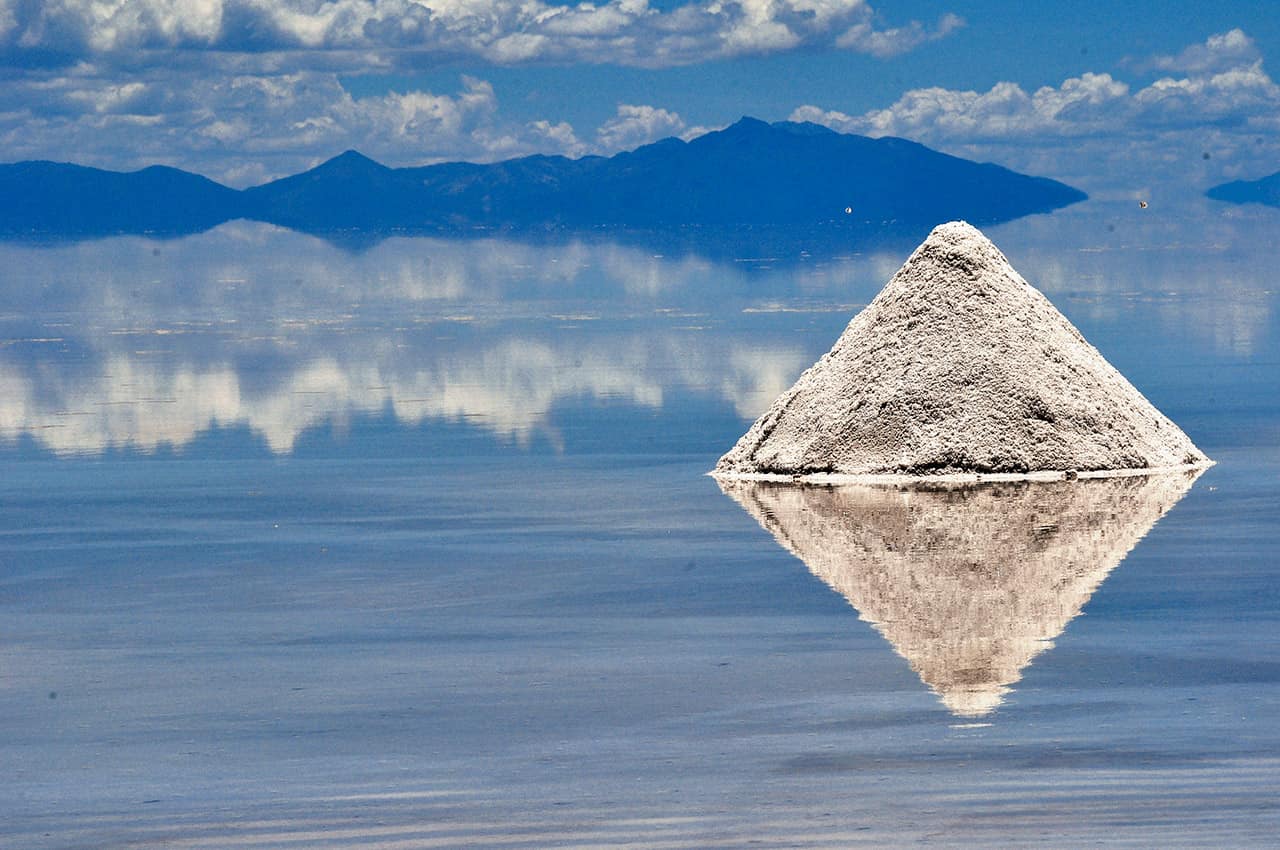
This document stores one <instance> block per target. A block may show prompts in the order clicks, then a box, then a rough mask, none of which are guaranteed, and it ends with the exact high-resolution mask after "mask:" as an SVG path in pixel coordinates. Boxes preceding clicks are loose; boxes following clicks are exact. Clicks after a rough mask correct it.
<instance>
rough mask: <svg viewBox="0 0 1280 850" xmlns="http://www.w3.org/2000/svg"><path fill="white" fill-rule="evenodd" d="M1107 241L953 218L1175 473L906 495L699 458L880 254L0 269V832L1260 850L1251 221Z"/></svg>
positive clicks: (370, 256) (1212, 219) (186, 262)
mask: <svg viewBox="0 0 1280 850" xmlns="http://www.w3.org/2000/svg"><path fill="white" fill-rule="evenodd" d="M1139 212H1141V213H1142V214H1141V215H1140V214H1139ZM1148 213H1153V211H1152V210H1145V211H1139V210H1137V209H1131V208H1130V207H1129V205H1127V204H1125V205H1110V204H1106V203H1101V202H1090V203H1086V204H1082V205H1078V206H1076V207H1073V208H1071V209H1069V210H1064V211H1061V212H1059V213H1056V214H1054V215H1052V216H1040V217H1034V218H1030V219H1026V220H1023V221H1020V222H1015V223H1012V224H1008V225H1004V226H1001V227H998V228H992V229H991V230H989V231H988V235H990V236H991V237H992V238H993V239H994V240H995V241H996V243H997V244H998V245H999V246H1000V247H1001V248H1002V249H1003V250H1004V251H1005V253H1006V254H1007V255H1008V256H1009V258H1010V260H1011V261H1012V262H1013V264H1014V266H1015V267H1016V268H1018V269H1019V270H1020V271H1021V272H1022V273H1023V275H1024V276H1025V277H1027V278H1028V279H1029V280H1030V281H1031V282H1032V283H1034V284H1036V285H1037V286H1039V287H1040V288H1041V289H1042V290H1043V291H1044V292H1045V293H1046V294H1047V295H1048V296H1049V297H1050V299H1051V300H1052V301H1053V302H1054V303H1055V304H1056V305H1057V306H1058V307H1059V308H1060V309H1061V310H1063V312H1064V313H1066V314H1067V316H1068V317H1069V318H1070V319H1071V320H1072V321H1073V322H1075V323H1076V324H1077V326H1078V327H1080V329H1081V330H1082V331H1083V332H1084V334H1085V336H1086V337H1087V338H1089V339H1090V341H1092V342H1093V343H1094V344H1095V345H1097V346H1098V347H1099V348H1100V349H1101V350H1102V352H1103V353H1104V354H1105V355H1106V356H1107V357H1108V358H1109V359H1110V360H1111V361H1112V363H1113V364H1115V365H1116V366H1117V368H1119V369H1120V370H1121V371H1122V372H1124V373H1125V374H1126V375H1127V376H1129V378H1130V379H1131V380H1132V381H1133V382H1134V383H1135V384H1136V385H1137V386H1138V387H1139V388H1140V389H1141V390H1143V392H1144V393H1146V394H1147V396H1148V397H1149V398H1151V400H1152V401H1153V402H1154V403H1155V404H1156V405H1157V406H1158V407H1160V408H1161V409H1162V410H1163V411H1164V412H1166V413H1167V414H1168V415H1169V416H1170V417H1171V418H1172V419H1174V421H1176V422H1178V423H1179V424H1180V425H1181V426H1182V427H1183V428H1184V430H1186V431H1187V432H1188V433H1189V434H1190V436H1191V437H1192V439H1193V440H1195V441H1196V442H1197V443H1198V444H1199V445H1200V447H1201V448H1203V449H1204V450H1205V451H1206V452H1207V453H1208V454H1209V455H1210V456H1211V457H1213V458H1214V459H1215V460H1217V461H1218V464H1217V465H1216V466H1214V467H1213V468H1211V469H1209V470H1208V471H1206V472H1204V473H1203V474H1202V475H1200V476H1198V478H1197V477H1196V476H1173V477H1169V476H1164V477H1157V478H1137V479H1120V480H1112V481H1097V482H1076V483H1073V484H1067V483H1059V484H1052V485H1026V484H1022V485H1001V486H986V487H970V488H933V489H924V490H920V489H916V490H910V489H898V488H840V489H827V488H795V487H781V486H777V485H746V484H739V485H726V486H725V487H724V488H723V492H722V489H721V487H719V486H718V485H717V484H716V482H715V481H713V480H712V479H710V478H708V477H707V476H705V475H704V473H705V471H706V470H708V469H709V468H710V467H711V466H712V465H713V463H714V461H715V459H716V457H717V456H718V455H719V454H720V453H721V452H723V451H724V450H725V449H727V448H728V447H729V446H730V445H731V444H732V443H733V441H734V440H735V439H736V438H737V437H738V435H739V434H740V433H741V432H742V431H743V430H744V429H745V428H746V426H747V425H748V424H749V422H750V421H751V420H752V419H753V418H754V417H755V416H756V415H758V414H759V413H760V412H761V411H762V410H763V409H764V407H765V406H767V405H768V403H769V402H770V401H771V400H772V398H773V397H774V396H775V395H776V394H777V393H778V392H780V391H781V390H783V389H784V388H785V387H786V386H788V385H789V384H790V382H791V381H792V380H794V378H795V377H796V375H798V373H799V372H800V371H801V370H802V369H803V368H804V367H805V366H807V365H808V364H809V363H810V362H812V361H813V360H814V359H815V358H816V357H817V356H818V355H820V354H821V353H822V352H823V351H825V350H826V349H827V347H828V346H829V345H830V344H831V342H832V341H833V340H834V339H835V337H836V336H837V335H838V333H839V332H840V330H841V329H842V328H843V326H844V325H845V323H846V322H847V321H848V319H849V317H850V316H851V315H852V314H853V313H854V312H855V311H856V310H857V309H858V308H859V306H860V305H862V304H865V303H866V302H867V301H868V300H870V298H872V297H873V296H874V295H875V293H876V292H877V291H878V290H879V288H880V287H881V286H882V285H883V284H884V282H885V281H886V280H887V279H888V277H889V276H890V275H891V274H892V273H893V272H894V271H895V270H896V268H897V267H898V265H900V264H901V262H902V261H903V260H904V259H905V257H906V254H907V253H908V252H909V250H910V247H911V245H910V244H906V245H904V244H902V243H901V242H900V241H895V242H890V243H886V244H880V245H858V246H848V250H847V251H845V250H839V251H836V250H833V249H832V248H831V247H830V243H829V240H824V239H823V238H820V237H821V234H817V235H814V234H804V233H798V234H793V235H792V237H791V238H790V239H789V240H781V239H778V238H777V235H776V234H774V235H773V238H771V240H770V241H769V244H768V246H767V247H768V250H767V251H762V252H760V254H761V255H760V256H751V255H749V254H750V252H744V251H743V250H742V249H741V246H742V244H743V243H744V241H745V242H747V243H748V244H749V242H750V240H749V239H747V240H744V239H742V238H741V234H739V235H738V237H737V238H735V240H734V241H733V242H732V248H731V249H730V248H725V247H724V246H718V245H708V246H707V247H706V249H705V250H701V251H697V250H694V251H690V250H687V249H686V248H677V249H675V250H673V249H672V244H673V243H672V241H670V240H667V241H664V240H651V241H646V240H645V239H644V238H626V239H622V238H617V237H615V236H605V235H594V236H590V237H565V238H561V239H552V240H546V241H541V242H531V241H518V240H513V239H502V238H476V239H468V240H444V239H422V238H414V239H389V240H386V241H382V242H379V243H374V244H367V245H362V246H356V247H355V248H354V249H353V247H352V246H350V245H348V246H340V245H332V244H329V243H326V242H323V241H320V240H317V239H314V238H312V237H307V236H302V235H298V234H294V233H291V232H289V231H284V230H277V229H274V228H269V227H263V226H258V225H249V224H245V223H233V224H230V225H226V226H223V227H221V228H219V229H218V230H215V231H213V232H210V233H207V234H203V235H199V236H193V237H189V238H185V239H181V240H176V241H152V240H146V239H136V238H121V239H109V240H101V241H95V242H81V243H65V244H55V245H26V244H16V243H9V244H4V245H0V256H2V257H3V262H2V263H0V390H2V391H0V469H2V470H3V475H2V476H0V614H2V616H0V729H3V730H4V732H3V735H0V765H3V767H4V773H5V776H6V781H5V782H4V783H0V813H3V817H0V845H2V846H14V847H50V848H54V847H57V848H72V847H85V848H90V847H93V848H96V847H115V846H130V847H187V846H192V847H235V846H246V847H324V846H332V847H388V848H410V847H433V846H439V847H454V846H464V845H481V846H502V847H548V846H592V847H595V846H641V847H690V846H698V847H702V846H745V845H748V844H751V845H753V846H759V845H764V846H787V847H796V846H852V845H858V844H866V845H868V846H894V845H909V844H916V843H927V844H937V845H943V846H949V845H955V844H968V845H976V846H992V845H1002V846H1021V845H1035V844H1043V845H1046V846H1075V845H1086V844H1087V845H1095V844H1103V845H1108V844H1115V845H1139V846H1164V847H1168V846H1206V845H1212V846H1259V845H1266V844H1269V843H1273V842H1274V840H1275V839H1274V836H1275V835H1276V834H1280V802H1278V800H1280V637H1277V636H1278V635H1280V585H1277V582H1276V580H1275V576H1276V572H1277V564H1276V558H1275V552H1276V547H1277V543H1278V542H1280V541H1278V538H1280V529H1278V526H1277V523H1276V518H1277V508H1278V507H1280V448H1278V443H1280V439H1278V438H1280V402H1278V401H1277V399H1280V334H1278V333H1277V331H1278V330H1280V328H1278V325H1280V319H1278V317H1277V297H1276V292H1277V287H1278V286H1280V284H1277V279H1276V272H1275V266H1274V260H1273V256H1274V251H1273V248H1274V244H1273V243H1274V236H1275V234H1276V233H1277V232H1280V228H1278V226H1280V215H1278V214H1277V213H1276V212H1275V211H1267V210H1260V209H1259V210H1254V209H1232V208H1227V207H1222V206H1217V205H1208V204H1206V205H1204V206H1193V207H1190V208H1187V209H1181V210H1179V211H1178V213H1177V217H1176V218H1175V217H1173V216H1172V215H1170V214H1168V213H1164V212H1161V211H1158V210H1157V211H1154V213H1155V214H1148ZM677 241H678V244H681V245H687V244H688V240H687V239H684V240H677Z"/></svg>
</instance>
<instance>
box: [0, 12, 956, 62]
mask: <svg viewBox="0 0 1280 850" xmlns="http://www.w3.org/2000/svg"><path fill="white" fill-rule="evenodd" d="M873 18H874V11H873V10H872V8H871V7H870V6H869V5H868V4H867V2H866V0H691V1H690V2H686V3H684V4H682V5H678V6H676V7H675V8H672V9H670V10H662V9H657V8H654V7H652V6H650V5H649V2H648V0H609V2H606V3H603V4H597V3H593V2H581V3H578V4H576V5H557V4H553V3H548V2H545V0H438V2H432V3H430V4H428V3H426V2H418V0H328V2H321V1H320V0H60V2H56V3H25V2H16V0H5V2H4V3H3V5H0V53H2V54H7V55H9V56H10V57H11V58H12V57H15V56H17V57H20V56H21V54H23V53H24V52H37V51H39V52H44V53H49V54H55V55H62V56H66V57H71V58H86V57H98V58H101V57H104V56H112V55H115V54H123V53H125V52H127V51H138V50H148V51H159V52H161V53H165V52H172V51H214V52H216V53H219V54H226V53H240V54H244V55H247V56H255V55H257V56H264V57H265V55H266V54H270V53H273V52H279V51H291V52H299V51H301V52H303V53H304V54H313V55H314V56H315V57H316V59H317V61H320V62H323V63H328V64H330V65H334V64H336V65H342V64H344V63H345V64H349V65H354V66H359V67H366V66H367V65H368V64H369V63H370V62H371V61H372V62H375V63H379V64H388V65H402V66H422V65H428V64H439V63H441V62H445V61H449V60H450V59H454V58H457V57H469V58H478V59H481V60H484V61H487V62H494V63H499V64H519V63H524V62H533V61H560V62H563V61H576V62H588V63H609V64H624V65H639V66H668V65H680V64H689V63H695V62H703V61H706V60H708V59H715V58H724V57H729V56H740V55H744V54H758V53H771V52H776V51H782V50H790V49H794V48H797V47H802V46H808V47H814V46H819V47H832V46H834V47H838V48H844V49H850V50H855V51H860V52H864V53H869V54H871V55H873V56H893V55H896V54H898V53H901V52H904V51H906V50H910V49H912V48H914V47H916V46H917V45H920V44H923V43H924V42H926V41H930V40H933V39H936V38H941V37H943V36H945V35H947V34H948V33H950V32H951V31H953V30H954V29H955V28H956V27H957V26H959V25H960V23H961V22H960V19H959V18H957V17H956V16H954V15H946V16H944V17H943V18H942V19H941V20H940V22H939V23H938V25H937V26H936V27H934V28H932V29H930V28H927V27H925V26H924V25H922V24H920V23H919V22H911V23H908V24H906V25H903V26H900V27H896V28H889V29H877V28H876V27H875V26H874V25H873ZM295 60H296V57H295ZM128 61H130V62H133V61H136V57H135V56H131V57H129V58H128ZM263 61H264V62H266V61H271V60H270V59H267V58H264V59H263Z"/></svg>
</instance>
